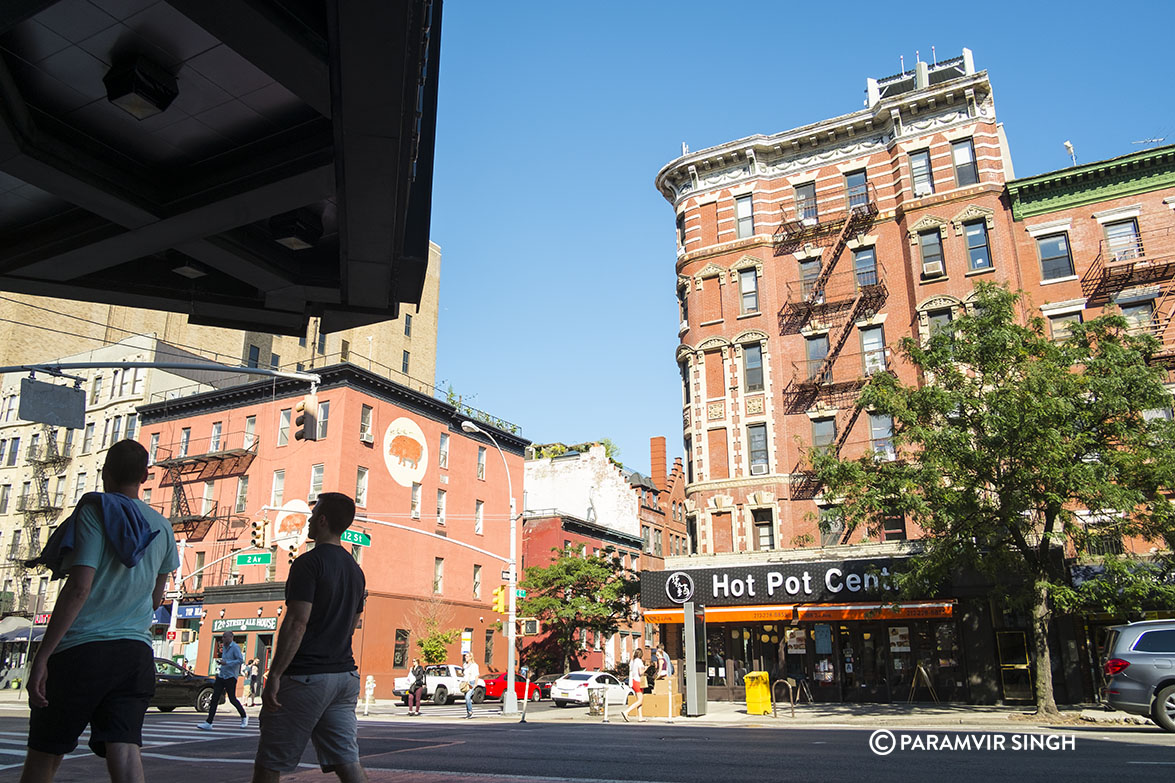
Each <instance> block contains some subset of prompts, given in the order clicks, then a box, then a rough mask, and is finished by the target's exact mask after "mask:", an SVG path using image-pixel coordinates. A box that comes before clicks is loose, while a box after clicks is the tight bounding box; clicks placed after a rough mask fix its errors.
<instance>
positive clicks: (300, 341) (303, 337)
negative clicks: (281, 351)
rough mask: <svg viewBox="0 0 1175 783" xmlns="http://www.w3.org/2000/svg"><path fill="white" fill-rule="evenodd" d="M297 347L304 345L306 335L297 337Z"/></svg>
mask: <svg viewBox="0 0 1175 783" xmlns="http://www.w3.org/2000/svg"><path fill="white" fill-rule="evenodd" d="M298 347H299V348H305V347H306V335H302V336H301V337H299V338H298Z"/></svg>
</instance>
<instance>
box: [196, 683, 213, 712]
mask: <svg viewBox="0 0 1175 783" xmlns="http://www.w3.org/2000/svg"><path fill="white" fill-rule="evenodd" d="M211 706H212V689H211V688H205V689H204V690H202V691H200V692H199V693H198V694H196V712H208V708H209V707H211Z"/></svg>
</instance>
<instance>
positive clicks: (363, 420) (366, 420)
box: [359, 405, 374, 440]
mask: <svg viewBox="0 0 1175 783" xmlns="http://www.w3.org/2000/svg"><path fill="white" fill-rule="evenodd" d="M373 412H374V411H373V409H372V407H371V406H370V405H364V406H363V407H362V408H361V409H360V410H359V438H360V439H361V440H372V439H373V433H372V432H371V414H372V413H373Z"/></svg>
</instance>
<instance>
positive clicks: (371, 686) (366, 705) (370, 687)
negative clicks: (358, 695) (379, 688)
mask: <svg viewBox="0 0 1175 783" xmlns="http://www.w3.org/2000/svg"><path fill="white" fill-rule="evenodd" d="M363 691H364V693H365V695H366V698H365V699H364V700H363V714H364V716H366V715H367V711H368V710H369V709H370V708H371V700H372V698H374V697H375V677H373V676H372V675H370V674H369V675H367V682H366V683H365V684H364V686H363Z"/></svg>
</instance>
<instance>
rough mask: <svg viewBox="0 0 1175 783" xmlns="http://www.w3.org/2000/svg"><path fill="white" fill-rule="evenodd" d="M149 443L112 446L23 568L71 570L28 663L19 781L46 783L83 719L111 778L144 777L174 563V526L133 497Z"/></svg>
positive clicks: (143, 474)
mask: <svg viewBox="0 0 1175 783" xmlns="http://www.w3.org/2000/svg"><path fill="white" fill-rule="evenodd" d="M147 463H148V458H147V450H146V449H145V448H143V447H142V446H141V445H139V444H138V443H136V442H135V441H133V440H122V441H119V442H117V443H115V444H114V445H113V446H111V447H110V450H109V451H108V452H107V453H106V461H105V463H104V464H103V466H102V487H103V489H104V490H105V491H104V492H101V493H99V492H90V493H87V494H85V495H83V496H82V498H81V500H80V501H79V502H78V504H77V507H76V508H75V509H74V511H73V513H72V514H71V515H70V517H69V518H68V519H67V520H66V521H65V522H63V523H62V524H61V525H60V526H59V527H58V529H57V530H56V531H55V532H54V533H53V535H52V536H50V538H49V542H48V543H47V544H46V545H45V548H44V550H42V552H41V554H40V555H39V556H38V557H36V558H34V559H33V560H31V561H28V562H27V563H26V564H25V565H26V566H30V567H31V566H34V565H43V566H47V567H49V568H50V569H51V571H52V572H53V578H54V579H60V578H61V577H62V576H63V575H64V574H66V573H68V575H69V576H68V578H67V579H66V581H65V585H64V586H63V587H62V588H61V590H60V592H59V593H58V597H57V604H56V606H54V608H53V615H52V617H51V618H50V620H49V626H48V628H46V629H45V636H44V638H43V639H42V640H41V646H40V649H38V650H37V654H36V656H35V657H34V658H33V662H32V666H31V668H30V670H29V675H28V682H27V686H26V687H27V688H28V692H29V706H30V708H31V709H30V713H29V737H28V753H27V755H26V756H25V761H24V770H23V771H22V772H21V778H20V779H21V781H22V783H47V781H51V780H52V779H53V776H54V774H56V772H57V769H58V767H59V766H60V765H61V759H62V757H63V756H65V754H67V753H72V752H73V751H74V749H75V748H77V745H78V738H79V737H80V736H81V734H82V732H83V731H84V730H85V728H86V726H87V724H88V725H89V726H90V741H89V746H90V749H91V750H93V751H94V753H96V754H97V755H99V756H102V757H104V758H105V759H106V770H107V772H108V773H109V775H110V778H111V780H117V781H123V780H139V781H141V780H142V779H143V761H142V756H141V755H140V748H141V747H142V744H143V716H144V715H145V714H146V712H147V705H148V703H149V702H150V700H151V697H152V696H153V695H154V693H155V662H154V654H153V652H152V648H151V640H152V635H151V618H152V613H153V610H154V609H157V608H159V605H160V604H161V603H162V602H163V591H164V587H165V586H166V584H167V578H168V575H169V574H170V573H171V572H172V571H174V570H175V569H177V568H179V564H180V560H179V553H178V552H177V551H176V546H175V538H174V536H173V535H172V531H171V524H170V523H169V522H168V521H167V520H166V519H164V518H163V517H162V516H161V515H160V514H159V513H158V512H157V511H155V510H154V509H152V508H151V507H150V506H148V505H147V504H146V503H143V502H142V501H141V500H139V488H140V487H141V486H142V484H143V482H144V481H146V480H147Z"/></svg>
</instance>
